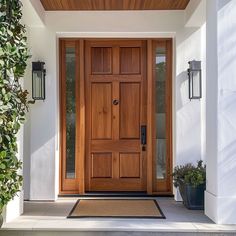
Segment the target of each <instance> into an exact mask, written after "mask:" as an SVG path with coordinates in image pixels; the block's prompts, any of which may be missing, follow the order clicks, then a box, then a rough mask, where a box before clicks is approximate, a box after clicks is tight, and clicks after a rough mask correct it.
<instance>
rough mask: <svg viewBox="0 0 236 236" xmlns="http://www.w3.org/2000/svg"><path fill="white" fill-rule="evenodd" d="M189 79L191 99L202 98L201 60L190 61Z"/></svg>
mask: <svg viewBox="0 0 236 236" xmlns="http://www.w3.org/2000/svg"><path fill="white" fill-rule="evenodd" d="M188 64H189V68H188V79H189V99H190V100H192V99H200V98H202V70H201V61H195V60H193V61H189V62H188Z"/></svg>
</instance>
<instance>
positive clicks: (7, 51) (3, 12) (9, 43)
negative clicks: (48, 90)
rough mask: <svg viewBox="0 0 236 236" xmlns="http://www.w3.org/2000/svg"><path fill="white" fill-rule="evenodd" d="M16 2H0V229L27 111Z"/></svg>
mask: <svg viewBox="0 0 236 236" xmlns="http://www.w3.org/2000/svg"><path fill="white" fill-rule="evenodd" d="M21 18H22V4H21V1H19V0H0V227H1V225H2V216H1V213H2V210H3V208H4V206H5V205H6V204H7V203H8V202H9V201H10V200H11V199H13V198H14V197H15V195H16V194H17V193H18V192H19V191H20V187H21V185H22V176H21V175H20V173H19V169H20V168H21V165H22V163H21V161H20V160H18V158H17V153H18V150H17V137H16V136H17V133H18V131H19V130H20V127H21V125H22V124H23V123H24V121H25V115H26V112H27V111H28V104H29V102H28V100H27V94H28V92H27V91H25V90H24V89H23V88H22V86H21V82H20V79H21V78H22V77H23V76H24V72H25V69H26V66H27V59H28V58H29V54H28V49H27V46H26V36H25V26H24V25H22V24H21Z"/></svg>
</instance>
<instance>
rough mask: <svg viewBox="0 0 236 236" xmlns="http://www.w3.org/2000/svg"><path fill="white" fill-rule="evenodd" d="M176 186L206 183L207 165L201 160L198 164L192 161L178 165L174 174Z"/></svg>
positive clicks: (195, 185)
mask: <svg viewBox="0 0 236 236" xmlns="http://www.w3.org/2000/svg"><path fill="white" fill-rule="evenodd" d="M172 176H173V179H174V186H175V187H179V186H180V185H182V184H188V185H191V186H193V187H197V186H199V185H201V184H205V183H206V166H205V165H203V161H202V160H200V161H198V163H197V166H194V165H193V164H191V163H188V164H185V165H180V166H176V167H175V169H174V172H173V174H172Z"/></svg>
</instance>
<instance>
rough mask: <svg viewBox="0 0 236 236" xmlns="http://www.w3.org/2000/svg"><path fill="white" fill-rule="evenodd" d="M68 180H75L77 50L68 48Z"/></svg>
mask: <svg viewBox="0 0 236 236" xmlns="http://www.w3.org/2000/svg"><path fill="white" fill-rule="evenodd" d="M66 178H68V179H73V178H75V48H66Z"/></svg>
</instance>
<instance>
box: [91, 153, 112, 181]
mask: <svg viewBox="0 0 236 236" xmlns="http://www.w3.org/2000/svg"><path fill="white" fill-rule="evenodd" d="M91 158H92V165H91V168H92V170H91V172H92V178H112V154H111V153H92V156H91Z"/></svg>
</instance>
